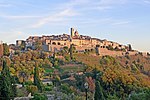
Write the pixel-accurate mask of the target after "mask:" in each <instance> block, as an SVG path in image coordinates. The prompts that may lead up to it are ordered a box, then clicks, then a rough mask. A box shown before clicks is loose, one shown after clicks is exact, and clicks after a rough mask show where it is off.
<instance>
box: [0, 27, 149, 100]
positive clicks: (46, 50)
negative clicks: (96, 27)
mask: <svg viewBox="0 0 150 100" xmlns="http://www.w3.org/2000/svg"><path fill="white" fill-rule="evenodd" d="M149 57H150V54H149V53H143V52H139V51H136V50H133V49H132V46H131V45H130V44H128V45H122V44H119V43H116V42H112V41H107V40H101V39H98V38H92V37H90V36H83V35H80V34H79V32H78V31H77V30H75V29H74V28H71V31H70V35H68V34H62V35H50V36H29V37H28V38H27V39H26V40H17V41H16V44H9V45H7V44H6V43H2V42H0V77H1V80H0V81H1V82H0V88H1V91H0V96H3V97H5V95H3V91H4V92H5V91H6V90H11V89H7V87H8V86H7V84H5V83H6V82H9V83H10V84H9V86H10V88H15V90H16V92H14V91H11V93H13V94H12V97H15V100H29V99H31V98H37V96H38V97H41V98H42V99H39V98H38V99H33V100H60V99H61V98H62V99H63V100H85V99H86V98H89V99H88V100H99V98H100V97H99V95H97V94H102V95H104V94H105V95H104V97H103V98H106V99H107V98H108V100H112V99H114V98H115V100H120V99H121V100H125V98H127V99H128V100H133V99H132V98H134V97H136V96H137V94H138V93H139V94H142V95H145V98H149V96H148V95H147V94H149V93H150V92H149V91H147V89H149V87H150V78H149V77H150V67H149V65H150V60H149V59H150V58H149ZM6 62H7V63H6ZM6 72H7V73H8V74H7V75H8V76H7V78H6V75H5V73H6ZM10 76H11V77H10ZM2 78H5V80H2ZM13 78H14V80H15V82H16V83H14V81H12V82H11V81H7V80H11V79H13ZM37 81H38V82H37ZM11 84H15V85H11ZM87 85H88V86H87ZM1 86H2V87H1ZM14 86H15V87H14ZM5 87H6V89H5ZM3 88H4V90H2V89H3ZM142 89H143V91H144V92H145V94H143V93H144V92H142V93H141V90H142ZM137 90H138V91H137ZM100 91H101V93H99V92H100ZM135 91H136V92H135ZM6 93H8V92H7V91H6ZM15 93H16V94H17V95H16V94H15ZM133 93H134V94H133ZM135 93H136V94H135ZM58 94H59V95H58ZM110 94H111V96H110ZM43 96H44V98H45V99H43ZM140 96H141V95H140ZM96 97H98V99H94V98H96ZM25 98H26V99H25ZM46 98H47V99H46ZM72 98H73V99H72ZM118 98H120V99H118ZM138 98H139V97H138ZM142 98H143V97H142ZM101 100H104V99H101ZM140 100H142V99H140ZM144 100H148V99H144Z"/></svg>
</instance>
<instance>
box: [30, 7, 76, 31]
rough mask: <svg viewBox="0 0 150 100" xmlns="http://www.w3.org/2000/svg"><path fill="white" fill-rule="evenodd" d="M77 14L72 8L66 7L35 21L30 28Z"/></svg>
mask: <svg viewBox="0 0 150 100" xmlns="http://www.w3.org/2000/svg"><path fill="white" fill-rule="evenodd" d="M75 15H78V13H76V12H75V11H74V10H72V9H66V10H63V11H61V12H59V13H55V14H54V15H49V16H47V17H43V18H41V19H39V20H38V21H37V23H35V24H34V25H32V26H31V27H32V28H38V27H41V26H43V25H45V24H48V23H50V22H60V21H63V20H64V19H65V18H66V17H72V16H75Z"/></svg>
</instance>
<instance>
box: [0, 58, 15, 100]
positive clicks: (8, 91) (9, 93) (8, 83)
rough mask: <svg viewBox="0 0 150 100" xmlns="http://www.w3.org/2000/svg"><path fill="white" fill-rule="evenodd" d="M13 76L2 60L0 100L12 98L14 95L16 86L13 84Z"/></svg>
mask: <svg viewBox="0 0 150 100" xmlns="http://www.w3.org/2000/svg"><path fill="white" fill-rule="evenodd" d="M13 79H14V78H13V77H12V76H11V75H10V71H9V67H8V66H7V64H6V61H5V60H4V61H3V69H2V72H1V75H0V97H1V100H9V99H13V98H14V97H15V95H16V88H15V86H14V84H15V81H14V80H13Z"/></svg>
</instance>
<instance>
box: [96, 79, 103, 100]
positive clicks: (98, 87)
mask: <svg viewBox="0 0 150 100" xmlns="http://www.w3.org/2000/svg"><path fill="white" fill-rule="evenodd" d="M95 86H96V87H95V95H94V100H105V98H104V94H103V88H102V86H101V85H100V82H99V81H98V80H97V81H96V83H95Z"/></svg>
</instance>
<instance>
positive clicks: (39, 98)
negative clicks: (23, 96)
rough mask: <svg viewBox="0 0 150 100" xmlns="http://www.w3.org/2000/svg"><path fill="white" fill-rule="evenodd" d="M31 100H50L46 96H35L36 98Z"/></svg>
mask: <svg viewBox="0 0 150 100" xmlns="http://www.w3.org/2000/svg"><path fill="white" fill-rule="evenodd" d="M31 100H48V98H47V96H46V95H45V94H39V93H38V94H34V98H33V99H31Z"/></svg>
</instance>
